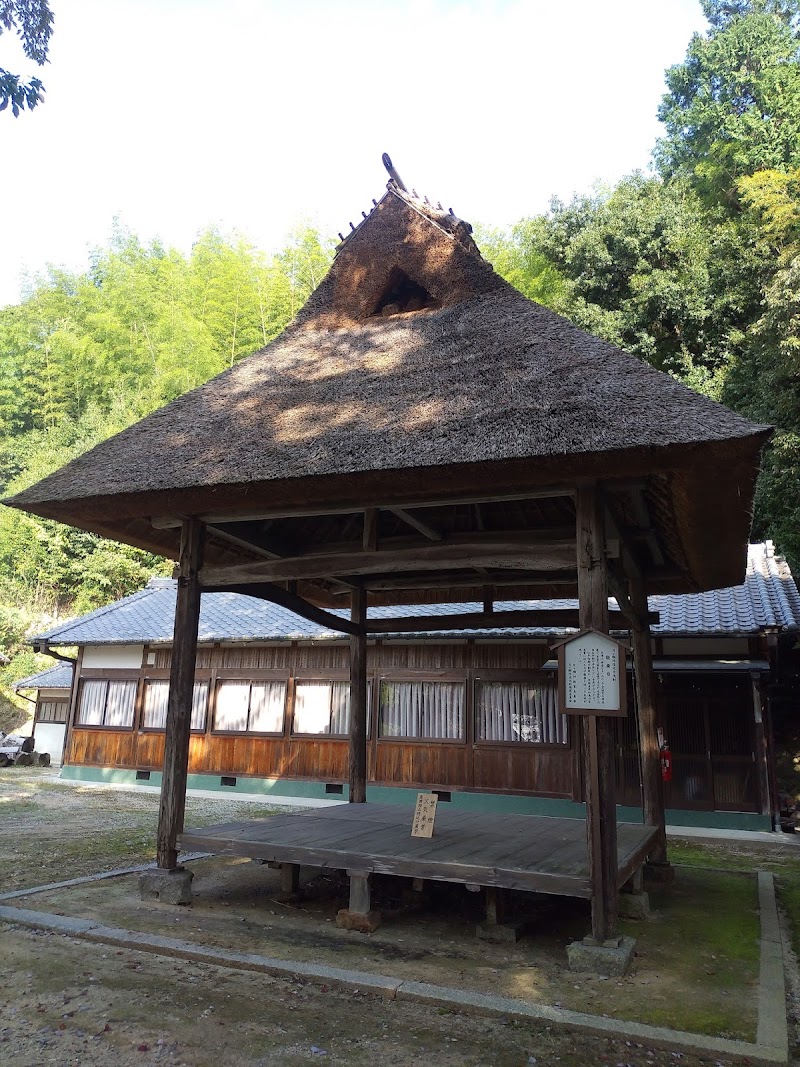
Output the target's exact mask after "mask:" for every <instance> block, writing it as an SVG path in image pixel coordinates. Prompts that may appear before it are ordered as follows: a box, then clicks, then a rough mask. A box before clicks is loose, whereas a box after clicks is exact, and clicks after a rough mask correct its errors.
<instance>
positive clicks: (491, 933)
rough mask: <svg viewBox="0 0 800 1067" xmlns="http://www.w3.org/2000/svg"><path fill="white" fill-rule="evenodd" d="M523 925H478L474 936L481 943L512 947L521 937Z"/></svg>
mask: <svg viewBox="0 0 800 1067" xmlns="http://www.w3.org/2000/svg"><path fill="white" fill-rule="evenodd" d="M524 926H525V924H524V923H509V922H505V923H489V922H485V923H478V924H477V925H476V927H475V936H476V937H478V938H480V940H481V941H491V942H493V943H494V944H495V945H513V944H516V942H517V941H519V939H520V937H522V932H523V930H524Z"/></svg>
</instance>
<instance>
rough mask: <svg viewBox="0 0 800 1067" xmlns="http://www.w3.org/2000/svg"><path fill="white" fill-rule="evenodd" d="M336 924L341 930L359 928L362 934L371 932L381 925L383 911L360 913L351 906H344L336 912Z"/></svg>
mask: <svg viewBox="0 0 800 1067" xmlns="http://www.w3.org/2000/svg"><path fill="white" fill-rule="evenodd" d="M336 925H337V926H338V927H339V929H340V930H357V931H358V932H359V933H361V934H371V933H374V931H375V930H377V929H378V927H379V926H380V925H381V913H380V912H379V911H368V912H366V913H359V912H356V911H351V910H350V909H349V908H342V910H341V911H339V912H337V913H336Z"/></svg>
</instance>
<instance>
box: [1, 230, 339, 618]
mask: <svg viewBox="0 0 800 1067" xmlns="http://www.w3.org/2000/svg"><path fill="white" fill-rule="evenodd" d="M331 253H332V246H331V244H330V243H329V242H326V241H324V240H322V239H321V238H320V236H319V234H317V233H316V231H314V230H312V229H311V228H310V227H305V228H300V229H298V230H297V231H295V232H294V233H293V234H292V236H291V238H290V240H289V242H288V243H287V245H286V247H285V248H284V249H283V250H282V251H281V252H280V253H279V254H278V255H275V256H272V257H270V256H266V255H264V254H262V253H260V252H257V251H256V250H255V249H254V248H253V247H252V246H251V245H250V244H248V242H247V241H245V240H244V239H243V238H242V237H241V236H239V235H237V234H233V235H224V234H222V233H220V232H219V231H217V230H209V231H207V232H205V233H202V234H201V235H200V236H199V237H198V239H197V241H196V243H195V245H194V247H193V248H192V251H191V253H190V255H188V256H183V255H181V254H180V253H179V252H177V251H175V250H174V249H169V248H165V247H164V246H163V245H162V244H161V243H160V242H158V241H152V242H150V243H144V242H142V241H141V240H140V239H139V238H138V237H136V236H135V235H134V234H132V233H130V232H128V231H127V230H125V229H124V228H123V227H121V226H116V227H115V229H114V233H113V235H112V238H111V241H110V242H109V244H108V245H107V246H106V247H104V248H99V249H96V250H95V252H94V253H93V254H92V257H91V265H90V268H89V270H88V271H87V272H86V273H83V274H70V273H67V272H65V271H62V270H56V269H51V270H50V271H49V272H48V273H47V275H46V276H45V277H43V278H40V279H38V280H37V281H36V282H35V283H34V284H33V285H32V286H31V289H30V293H29V295H28V297H27V299H26V300H24V301H23V302H22V303H21V304H19V305H16V306H13V307H8V308H5V309H3V310H0V491H2V492H3V493H4V494H6V493H8V494H10V493H13V492H15V491H18V490H20V489H22V488H23V487H25V486H26V485H29V484H31V483H32V482H34V481H37V480H38V479H40V478H43V477H45V476H46V475H47V474H49V473H50V472H51V471H53V470H55V469H57V468H58V467H60V466H62V465H63V464H64V463H67V462H68V461H69V460H70V459H72V458H73V457H74V456H76V455H79V454H80V453H81V452H84V451H86V450H87V449H89V448H91V447H92V446H93V445H95V444H97V443H98V442H99V441H101V440H103V439H104V438H106V437H108V436H110V435H111V434H113V433H117V432H118V431H120V430H122V429H124V428H125V427H126V426H128V425H130V424H131V423H132V422H134V421H136V420H137V419H139V418H142V417H143V416H144V415H146V414H148V413H149V412H150V411H152V410H154V409H155V408H157V407H159V406H161V405H162V404H165V403H167V402H168V401H170V400H172V399H174V398H175V397H176V396H178V395H179V394H181V393H183V392H185V391H186V390H188V389H192V388H194V387H195V386H197V385H200V384H201V383H202V382H204V381H206V380H207V379H208V378H210V377H212V376H213V375H215V374H218V373H219V372H220V371H223V370H225V369H226V368H227V367H230V366H231V365H232V364H233V363H235V362H237V361H238V360H239V359H241V358H243V357H244V356H246V355H249V354H250V353H251V352H254V351H255V350H256V349H258V348H260V347H262V346H263V345H264V344H265V343H267V342H269V341H270V340H272V339H273V338H274V337H275V336H276V335H277V334H278V333H279V332H280V331H281V330H282V329H283V327H284V326H285V325H286V324H287V323H288V321H289V319H290V318H291V315H292V312H293V309H296V308H298V307H299V306H300V305H301V304H302V303H303V301H304V300H305V298H306V296H307V295H308V287H309V285H311V284H314V281H313V279H314V278H317V279H318V278H321V276H322V274H323V273H324V271H325V269H326V266H327V264H328V263H329V262H330V257H331ZM170 570H171V567H170V566H169V565H167V564H166V563H164V561H161V560H159V559H157V558H156V557H154V556H151V555H149V554H148V553H146V552H141V551H139V550H138V549H133V548H129V547H126V546H120V545H118V544H116V543H113V542H110V541H107V540H105V539H103V538H100V537H97V536H95V535H93V534H87V533H85V532H82V531H79V530H74V529H71V528H69V527H66V526H63V525H60V524H58V523H54V522H50V521H47V520H44V519H38V518H36V517H35V516H31V515H27V514H23V513H20V512H17V511H12V510H10V509H8V508H2V509H0V605H2V603H3V602H5V603H12V604H15V605H20V604H23V605H28V606H29V607H30V609H31V610H34V611H36V612H39V613H42V612H45V613H52V612H59V611H62V612H63V611H78V612H80V611H86V610H90V609H91V608H94V607H96V606H98V605H99V604H103V603H108V602H109V601H111V600H114V599H115V598H117V597H120V596H124V595H126V594H127V593H130V592H132V591H133V590H135V589H137V588H139V587H141V586H142V585H143V584H144V583H145V582H146V581H147V579H148V577H149V576H150V575H152V574H153V573H169V571H170Z"/></svg>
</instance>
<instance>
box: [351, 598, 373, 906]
mask: <svg viewBox="0 0 800 1067" xmlns="http://www.w3.org/2000/svg"><path fill="white" fill-rule="evenodd" d="M350 617H351V619H352V621H353V622H354V623H356V624H357V625H358V626H359V627H360V633H359V634H357V635H356V636H355V637H351V638H350V803H351V804H363V803H365V801H366V799H367V635H366V631H365V629H364V625H365V623H366V621H367V591H366V589H362V588H359V589H354V590H353V596H352V604H351V611H350ZM367 910H369V909H367Z"/></svg>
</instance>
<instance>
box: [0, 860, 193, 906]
mask: <svg viewBox="0 0 800 1067" xmlns="http://www.w3.org/2000/svg"><path fill="white" fill-rule="evenodd" d="M210 855H211V853H210V852H187V853H186V854H185V855H184V854H182V855H180V856H179V857H178V859H179V860H180V862H181V863H189V862H191V861H192V860H204V859H208V857H209V856H210ZM155 866H156V865H155V863H141V864H139V865H138V866H137V867H117V868H116V870H113V871H101V872H100V873H99V874H85V875H83V876H82V877H81V878H69V879H67V881H65V882H50V883H49V885H36V886H33V888H31V889H12V890H11V892H10V893H0V900H17V899H18V898H19V897H29V896H32V895H34V894H36V893H47V892H49V891H50V890H51V889H69V888H70V886H73V885H86V884H87V883H88V882H101V881H102V880H103V879H104V878H122V877H123V875H126V874H141V873H142V872H143V871H151V870H155Z"/></svg>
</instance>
